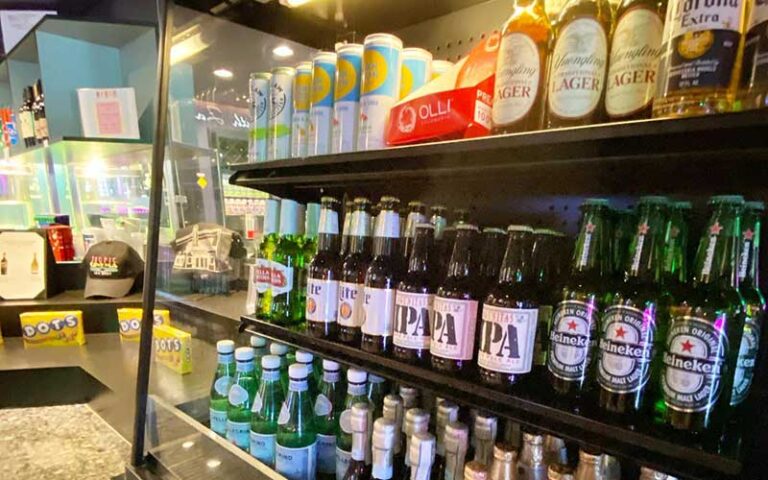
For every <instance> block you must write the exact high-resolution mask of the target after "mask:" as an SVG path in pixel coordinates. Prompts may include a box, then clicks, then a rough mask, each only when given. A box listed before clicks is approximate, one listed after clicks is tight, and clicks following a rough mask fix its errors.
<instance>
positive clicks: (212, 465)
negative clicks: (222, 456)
mask: <svg viewBox="0 0 768 480" xmlns="http://www.w3.org/2000/svg"><path fill="white" fill-rule="evenodd" d="M205 465H206V466H207V467H208V468H216V467H218V466H219V465H221V460H219V459H216V458H212V459H210V460H208V461H207V462H205Z"/></svg>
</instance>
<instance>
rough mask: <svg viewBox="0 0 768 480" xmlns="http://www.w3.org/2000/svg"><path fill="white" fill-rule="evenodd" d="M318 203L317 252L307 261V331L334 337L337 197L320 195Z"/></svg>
mask: <svg viewBox="0 0 768 480" xmlns="http://www.w3.org/2000/svg"><path fill="white" fill-rule="evenodd" d="M320 203H321V205H322V207H321V210H320V227H319V229H318V237H317V255H315V258H313V259H312V262H311V263H310V264H309V267H308V274H307V276H308V280H307V312H306V318H307V332H308V333H309V334H310V335H311V336H313V337H316V338H326V339H335V338H336V335H337V329H338V325H337V323H336V321H337V315H338V307H339V278H340V277H341V258H340V257H339V214H338V211H337V209H338V205H339V201H338V200H336V199H335V198H333V197H323V198H322V199H321V200H320Z"/></svg>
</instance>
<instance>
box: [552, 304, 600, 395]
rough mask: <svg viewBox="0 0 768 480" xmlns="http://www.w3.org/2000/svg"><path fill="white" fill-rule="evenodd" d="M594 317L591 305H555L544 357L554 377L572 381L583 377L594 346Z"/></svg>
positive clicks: (593, 306) (594, 307) (595, 322)
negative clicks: (547, 353)
mask: <svg viewBox="0 0 768 480" xmlns="http://www.w3.org/2000/svg"><path fill="white" fill-rule="evenodd" d="M597 315H598V311H597V307H596V306H595V305H594V304H590V303H586V302H580V301H577V300H566V301H564V302H560V303H559V304H558V305H557V309H556V310H555V313H554V316H553V318H552V329H551V331H550V334H549V356H548V357H547V368H548V369H549V371H550V372H551V373H552V374H553V375H554V376H556V377H558V378H560V379H563V380H567V381H571V382H575V381H579V380H581V379H583V378H584V376H585V375H586V373H587V367H588V366H589V362H590V360H591V356H592V349H593V347H594V346H595V333H596V325H597Z"/></svg>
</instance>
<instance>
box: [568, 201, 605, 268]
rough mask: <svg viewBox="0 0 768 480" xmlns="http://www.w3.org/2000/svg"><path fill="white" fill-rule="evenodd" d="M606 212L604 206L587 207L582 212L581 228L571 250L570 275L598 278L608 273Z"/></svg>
mask: <svg viewBox="0 0 768 480" xmlns="http://www.w3.org/2000/svg"><path fill="white" fill-rule="evenodd" d="M606 214H607V208H606V207H591V208H589V207H588V208H587V210H586V211H585V212H584V219H583V221H582V225H581V230H580V232H579V236H578V238H577V239H576V247H575V248H574V251H573V261H572V263H571V274H572V275H574V276H582V277H583V276H593V277H597V278H600V277H603V276H605V275H607V274H608V267H607V265H608V261H609V255H608V241H607V237H608V222H607V221H606Z"/></svg>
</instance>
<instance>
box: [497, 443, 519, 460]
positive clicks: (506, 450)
mask: <svg viewBox="0 0 768 480" xmlns="http://www.w3.org/2000/svg"><path fill="white" fill-rule="evenodd" d="M493 458H495V459H496V460H498V461H500V462H505V463H515V462H517V450H515V447H513V446H512V445H511V444H509V443H497V444H495V445H494V446H493Z"/></svg>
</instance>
